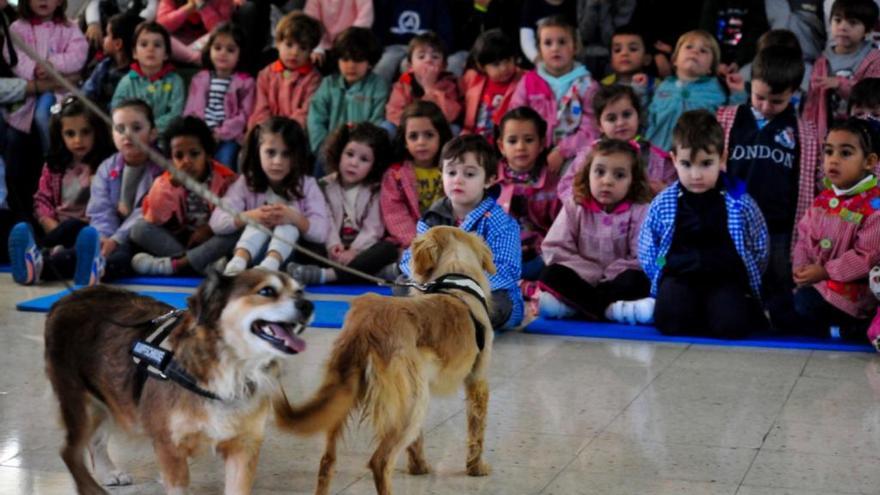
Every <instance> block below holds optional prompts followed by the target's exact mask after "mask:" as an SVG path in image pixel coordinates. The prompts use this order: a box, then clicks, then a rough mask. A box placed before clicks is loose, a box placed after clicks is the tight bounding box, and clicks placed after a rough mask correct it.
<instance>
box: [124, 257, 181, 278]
mask: <svg viewBox="0 0 880 495" xmlns="http://www.w3.org/2000/svg"><path fill="white" fill-rule="evenodd" d="M131 268H132V270H134V271H135V272H137V273H139V274H141V275H172V274H173V273H174V269H173V268H172V267H171V258H169V257H167V256H162V257H158V256H153V255H152V254H149V253H138V254H136V255H134V256H133V257H132V258H131Z"/></svg>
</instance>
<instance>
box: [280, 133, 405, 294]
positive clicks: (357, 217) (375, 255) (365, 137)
mask: <svg viewBox="0 0 880 495" xmlns="http://www.w3.org/2000/svg"><path fill="white" fill-rule="evenodd" d="M390 148H391V145H390V143H389V142H388V133H387V132H386V131H385V130H384V129H382V128H380V127H378V126H376V125H374V124H371V123H369V122H363V123H360V124H354V125H351V126H348V125H342V126H340V127H339V128H338V129H337V130H336V131H335V132H334V133H333V134H331V135H330V137H329V138H328V140H327V144H326V146H325V148H324V154H325V163H326V164H327V169H328V171H330V172H332V173H331V174H330V175H327V176H325V177H324V178H322V179H321V181H320V185H321V188H322V189H323V190H324V197H325V198H327V205H328V206H329V207H330V217H331V218H330V220H331V223H330V232H329V236H328V239H327V250H328V251H329V255H330V259H332V260H333V261H336V262H338V263H342V264H343V265H347V266H350V267H351V268H354V269H356V270H360V271H362V272H366V273H369V274H376V273H378V272H379V271H380V270H381V269H382V268H383V267H385V266H387V265H388V264H389V263H393V262H394V261H396V260H397V247H396V246H395V245H394V244H392V243H390V242H387V241H383V240H382V237H383V236H384V235H385V224H383V223H382V214H381V213H380V212H379V182H380V181H381V180H382V174H383V173H384V172H385V169H386V168H387V167H388V159H389V154H390ZM287 270H288V272H289V273H290V274H291V275H292V276H293V277H294V278H295V279H297V280H299V281H300V282H302V283H304V284H317V283H320V284H323V283H330V282H351V281H356V280H358V279H357V278H356V277H354V276H353V275H351V274H349V273H348V272H345V271H341V270H335V269H333V268H321V267H320V266H317V265H297V264H295V263H290V264H288V265H287Z"/></svg>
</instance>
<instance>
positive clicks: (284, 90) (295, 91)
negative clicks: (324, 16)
mask: <svg viewBox="0 0 880 495" xmlns="http://www.w3.org/2000/svg"><path fill="white" fill-rule="evenodd" d="M322 30H323V28H322V27H321V24H320V23H319V22H318V21H316V20H315V19H312V18H311V17H309V16H307V15H305V14H303V13H302V12H298V11H294V12H291V13H289V14H287V15H286V16H284V17H283V18H281V21H279V22H278V25H277V26H276V27H275V45H276V47H277V48H278V60H276V61H275V62H274V63H272V64H271V65H269V66H268V67H266V68H265V69H263V70H261V71H260V73H259V74H258V75H257V101H256V103H254V113H252V114H251V117H250V119H248V130H250V129H253V128H254V127H256V126H258V125H260V124H261V123H263V121H265V120H266V119H268V118H269V117H272V116H280V117H288V118H291V119H293V120H296V121H297V123H299V125H301V126H303V128H305V126H306V117H307V116H308V112H309V102H310V101H311V99H312V95H314V94H315V91H317V90H318V85H320V84H321V73H320V72H318V70H317V69H315V67H313V66H312V62H311V54H312V50H314V49H315V47H316V46H318V43H319V42H320V41H321V34H322V32H323V31H322Z"/></svg>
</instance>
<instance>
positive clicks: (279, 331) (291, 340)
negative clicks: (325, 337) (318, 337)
mask: <svg viewBox="0 0 880 495" xmlns="http://www.w3.org/2000/svg"><path fill="white" fill-rule="evenodd" d="M272 330H274V331H275V336H276V337H278V338H279V339H281V340H283V341H284V344H285V345H287V347H289V348H291V349H293V350H294V351H296V352H302V351H304V350H306V341H305V340H303V339H301V338H299V337H297V336H296V335H294V334H292V333H290V329H289V328H285V327H283V326H281V325H279V324H277V323H273V324H272Z"/></svg>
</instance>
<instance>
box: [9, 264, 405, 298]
mask: <svg viewBox="0 0 880 495" xmlns="http://www.w3.org/2000/svg"><path fill="white" fill-rule="evenodd" d="M0 270H2V268H0ZM202 280H204V277H176V276H161V275H157V276H146V275H139V276H137V277H126V278H120V279H116V280H114V281H112V282H111V283H113V284H118V285H157V286H162V287H186V288H191V287H198V286H199V284H200V283H202ZM306 292H310V293H312V294H329V295H340V296H357V295H360V294H366V293H367V292H375V293H377V294H382V295H386V296H390V295H391V289H389V288H388V287H379V286H378V285H334V284H328V285H310V286H308V287H306Z"/></svg>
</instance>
